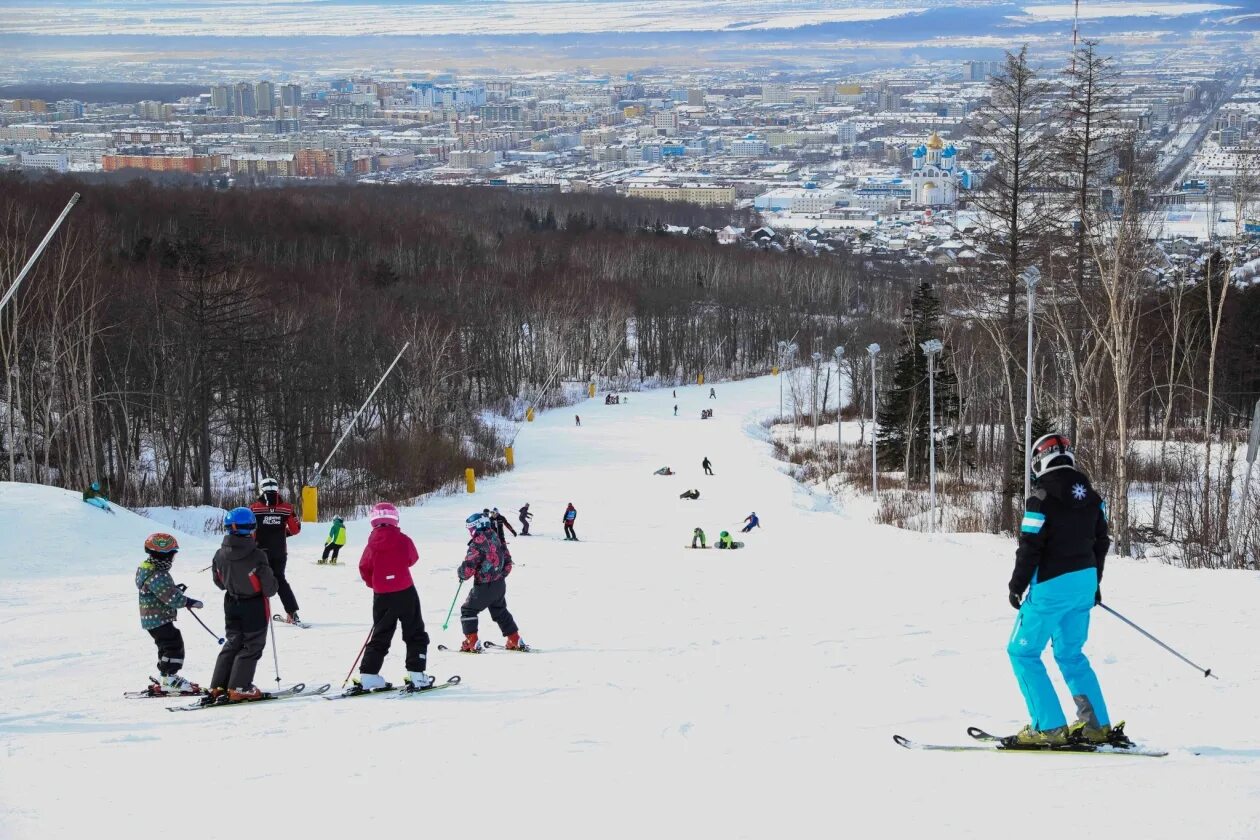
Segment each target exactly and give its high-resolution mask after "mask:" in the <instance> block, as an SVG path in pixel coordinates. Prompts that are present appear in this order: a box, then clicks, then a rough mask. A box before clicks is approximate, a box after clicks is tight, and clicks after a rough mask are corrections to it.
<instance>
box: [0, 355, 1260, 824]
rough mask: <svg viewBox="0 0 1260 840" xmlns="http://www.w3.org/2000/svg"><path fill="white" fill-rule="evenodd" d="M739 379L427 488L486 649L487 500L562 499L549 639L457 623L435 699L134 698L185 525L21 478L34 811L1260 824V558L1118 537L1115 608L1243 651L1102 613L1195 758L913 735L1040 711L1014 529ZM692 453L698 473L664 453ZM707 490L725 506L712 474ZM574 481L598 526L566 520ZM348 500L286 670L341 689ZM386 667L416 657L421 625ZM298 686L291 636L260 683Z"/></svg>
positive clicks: (0, 608) (196, 554)
mask: <svg viewBox="0 0 1260 840" xmlns="http://www.w3.org/2000/svg"><path fill="white" fill-rule="evenodd" d="M717 391H718V399H717V400H709V399H707V396H706V395H707V393H708V388H707V387H705V388H703V389H701V388H694V387H693V388H681V389H679V390H678V398H677V400H675V399H674V398H672V397H671V396H670V392H669V391H661V392H654V393H649V392H645V393H641V394H635V395H634V397H633V399H632V400H631V401H630V402H629V403H628V404H625V405H619V406H605V405H603V404H602V396H603V395H602V394H601V395H600V397H598V398H597V399H596V400H594V401H590V402H588V403H582V404H579V405H578V406H575V407H574V408H572V409H570V410H558V411H553V412H549V413H547V414H544V415H543V416H541V417H540V418H539V420H538V421H537V422H535V423H532V424H528V425H526V426H525V427H524V429H523V430H522V432H521V434H520V436H519V437H518V438H517V440H516V459H517V469H516V470H515V471H514V472H512V473H509V474H506V475H504V476H501V477H499V478H497V479H495V480H492V481H484V482H481V483H480V484H479V486H478V493H477V495H476V497H475V498H471V499H470V498H466V497H441V498H435V499H433V500H431V501H430V502H429V503H428V504H426V505H425V506H424V507H422V508H415V509H408V510H405V511H404V512H403V526H404V528H405V530H406V531H407V532H408V533H410V534H411V535H412V536H413V537H414V538H415V540H416V542H417V545H418V546H419V548H420V551H421V561H420V565H419V566H418V567H417V568H418V574H417V576H416V578H417V584H418V586H419V588H420V593H421V599H422V601H423V603H424V605H425V615H426V619H427V621H428V624H429V629H430V632H431V634H432V636H433V639H434V642H435V643H436V642H438V641H441V642H445V643H446V644H454V643H455V642H457V641H458V638H459V634H458V631H457V624H456V623H455V622H453V623H452V627H451V629H450V630H449V631H446V632H443V631H442V630H441V629H440V628H441V624H442V620H443V618H444V616H445V612H446V608H447V606H448V605H449V604H450V600H451V596H452V594H453V593H454V590H455V585H456V580H455V567H456V565H457V563H458V562H459V560H460V558H461V557H462V553H463V551H462V549H463V541H464V532H463V529H462V523H463V519H464V517H465V516H466V515H467V514H468V513H469V512H470V511H471V510H473V509H480V508H481V507H482V506H487V505H497V506H499V507H500V508H503V509H504V510H512V511H514V510H515V509H516V508H517V507H519V506H520V505H521V504H522V503H524V502H526V501H528V502H530V503H531V504H532V508H533V510H534V511H535V512H536V514H537V519H536V524H535V529H536V530H537V532H539V536H536V537H531V538H525V539H517V540H515V541H513V542H512V548H513V551H514V554H515V557H516V560H517V568H516V571H515V572H514V573H513V574H512V576H511V578H510V579H509V604H510V606H511V607H512V610H513V612H514V614H515V615H516V617H517V619H518V621H519V622H520V624H521V627H522V632H523V635H524V637H525V638H526V639H527V640H528V641H530V642H531V643H532V644H534V645H536V646H537V647H538V648H539V649H540V650H541V651H542V652H540V653H538V654H536V655H526V656H522V655H514V654H505V653H489V654H486V655H483V656H480V657H472V656H460V655H458V654H441V653H438V652H436V650H434V651H433V652H432V654H431V660H430V661H431V666H430V671H431V672H432V673H435V674H436V675H437V676H438V677H439V678H445V677H446V676H448V675H450V674H453V673H459V674H461V675H462V676H463V678H464V684H463V685H462V686H460V687H459V688H456V689H453V690H450V691H444V692H441V693H438V694H434V695H428V696H421V697H415V698H408V699H402V700H397V699H392V698H386V697H371V698H362V699H356V700H349V701H346V702H338V703H331V704H330V703H327V702H325V701H323V700H320V699H302V700H294V701H289V702H283V703H275V704H262V705H259V706H255V707H252V708H239V707H238V708H225V709H214V710H209V711H204V712H195V713H190V714H180V715H174V714H169V713H167V712H166V711H165V710H164V708H163V707H164V706H165V705H168V702H167V701H161V700H124V699H122V698H121V697H120V696H119V695H120V694H121V692H122V691H124V690H127V689H135V688H140V687H141V686H142V685H143V684H144V682H145V677H146V676H147V675H148V674H149V673H151V672H152V671H153V662H154V648H153V645H152V642H151V641H150V640H149V637H148V636H147V634H145V633H144V632H143V631H141V629H140V626H139V620H138V617H137V612H136V597H135V592H134V588H133V585H132V572H133V570H134V566H135V564H136V563H137V562H138V561H139V560H140V559H141V557H142V553H141V547H140V546H141V541H142V539H143V538H144V536H145V535H146V534H147V533H148V532H149V531H150V530H155V528H154V525H155V523H154V522H153V521H151V520H147V519H144V518H141V517H137V516H134V515H131V514H129V513H127V512H125V511H120V512H119V513H118V514H117V515H116V516H112V517H111V516H108V515H107V514H103V513H99V512H97V511H94V510H93V509H91V508H88V507H87V506H85V505H83V504H82V503H81V502H80V501H79V500H78V496H77V494H66V493H62V492H60V491H55V490H51V489H48V488H33V487H29V486H25V485H14V484H3V485H0V634H2V635H0V638H2V639H3V645H2V646H0V697H2V698H4V699H3V706H2V708H0V837H3V838H6V839H7V838H20V839H21V840H26V838H41V840H42V838H63V837H76V836H80V837H93V838H95V837H102V838H114V837H125V836H138V835H144V836H148V835H152V834H161V835H171V836H178V837H181V838H222V837H237V836H251V837H276V836H286V837H301V838H324V837H337V836H350V835H352V834H353V835H354V836H366V833H367V832H368V831H374V832H380V833H382V834H385V835H388V836H432V835H437V834H441V835H442V836H509V837H513V838H535V837H537V838H544V837H545V838H570V837H572V838H577V837H581V838H587V837H598V838H606V837H616V838H620V837H640V836H653V837H696V838H709V837H713V838H727V837H750V838H751V837H756V838H763V837H793V836H804V837H831V836H854V837H877V838H883V837H917V838H989V837H993V838H996V837H1009V836H1020V837H1042V836H1045V837H1051V836H1054V837H1060V836H1081V837H1137V838H1188V837H1202V838H1245V837H1255V836H1258V835H1260V761H1258V759H1260V730H1258V729H1257V727H1256V726H1255V721H1256V710H1257V709H1260V688H1258V686H1260V679H1258V678H1260V663H1258V662H1257V657H1256V655H1255V652H1254V651H1255V639H1256V636H1257V631H1258V630H1260V617H1257V607H1256V604H1257V601H1258V598H1257V596H1258V595H1260V592H1258V591H1257V588H1256V580H1255V575H1254V574H1251V573H1242V572H1210V573H1209V572H1190V571H1184V570H1178V569H1173V568H1169V567H1166V566H1161V565H1156V564H1140V563H1133V562H1122V561H1119V560H1114V559H1113V560H1112V561H1111V563H1110V566H1109V568H1108V573H1107V576H1106V579H1105V580H1104V583H1103V592H1104V595H1105V596H1106V599H1107V601H1108V603H1109V604H1111V605H1112V606H1113V607H1115V608H1116V609H1119V610H1120V611H1122V612H1124V613H1126V614H1128V615H1129V617H1131V618H1132V619H1134V620H1136V621H1138V622H1139V623H1142V624H1144V625H1147V626H1148V627H1149V629H1151V630H1153V631H1154V632H1156V633H1157V634H1159V635H1161V636H1163V637H1165V638H1166V640H1167V641H1169V642H1170V643H1172V644H1174V645H1176V646H1179V647H1181V648H1183V649H1184V650H1185V652H1186V653H1187V654H1188V655H1190V656H1191V658H1195V659H1198V660H1201V661H1202V662H1203V664H1204V665H1205V666H1211V667H1212V668H1214V669H1215V670H1217V671H1218V672H1219V673H1220V675H1221V680H1220V681H1219V682H1218V681H1213V680H1205V679H1203V678H1202V677H1201V676H1199V675H1197V674H1196V673H1195V672H1194V671H1192V670H1191V669H1190V668H1188V667H1186V666H1185V665H1182V664H1181V663H1179V662H1177V661H1176V660H1174V659H1172V658H1171V657H1169V656H1168V655H1167V654H1165V653H1164V652H1162V651H1160V650H1159V649H1158V648H1156V647H1155V646H1154V645H1152V644H1151V643H1150V642H1148V641H1146V640H1144V639H1143V638H1141V637H1140V636H1138V635H1137V634H1135V633H1134V632H1133V631H1132V630H1130V629H1128V628H1127V627H1125V626H1123V625H1122V624H1120V623H1119V622H1117V621H1115V620H1114V619H1112V618H1110V617H1109V616H1105V615H1102V614H1097V615H1096V616H1095V626H1094V632H1093V634H1092V638H1091V640H1090V644H1089V645H1088V647H1087V652H1089V653H1090V654H1091V655H1092V657H1093V661H1094V663H1095V665H1096V666H1097V667H1098V669H1099V672H1100V676H1101V678H1102V682H1103V687H1104V690H1105V691H1106V693H1107V699H1108V701H1109V704H1110V706H1111V708H1112V710H1113V714H1114V716H1115V717H1117V718H1125V719H1127V720H1128V721H1129V728H1130V729H1131V731H1132V733H1133V734H1134V735H1136V736H1137V737H1139V738H1140V739H1141V740H1143V741H1145V742H1147V743H1150V744H1153V745H1158V746H1161V747H1164V748H1167V749H1168V750H1169V751H1170V753H1171V754H1170V755H1169V756H1168V757H1167V758H1162V759H1150V758H1130V757H1114V756H1107V757H1099V756H1078V755H1020V754H1013V755H1000V754H989V753H977V754H931V753H913V752H908V751H905V750H902V749H900V748H899V747H897V746H895V745H894V744H893V743H892V740H891V736H892V734H894V733H901V734H904V735H907V736H909V737H912V738H915V739H919V740H924V741H951V742H962V741H964V740H966V737H965V735H964V732H963V730H964V728H965V727H966V726H967V725H968V724H975V725H979V726H982V727H984V728H986V729H989V730H991V731H1002V732H1006V731H1010V730H1013V729H1015V728H1016V727H1017V726H1019V725H1021V724H1022V723H1023V719H1022V715H1023V704H1022V701H1021V700H1020V697H1019V693H1018V690H1017V688H1016V685H1015V681H1014V679H1013V677H1012V676H1011V674H1010V669H1009V666H1008V664H1007V660H1006V656H1005V653H1004V647H1005V644H1006V639H1007V636H1008V634H1009V632H1010V627H1011V623H1012V620H1013V618H1014V613H1013V612H1012V610H1011V609H1010V607H1009V605H1008V604H1007V602H1006V581H1007V578H1008V577H1009V574H1010V568H1011V556H1012V550H1013V543H1012V542H1010V541H1009V540H1004V539H999V538H995V537H989V536H974V535H945V536H936V537H931V536H928V535H924V534H918V533H910V532H904V531H898V530H895V529H892V528H887V527H882V526H876V525H872V524H869V522H868V521H867V520H866V516H865V515H864V514H866V513H869V511H868V510H862V511H858V510H851V511H845V510H835V509H833V508H832V505H831V502H830V501H829V500H828V499H825V498H822V497H817V496H813V495H810V494H809V493H808V492H807V491H806V490H804V489H802V488H800V487H798V486H797V485H796V484H795V483H794V482H793V481H792V480H791V479H790V478H789V477H788V476H786V475H785V474H784V473H783V471H782V470H783V469H784V467H783V465H779V464H776V463H775V462H774V461H773V460H772V458H771V457H770V452H769V447H768V446H767V445H766V443H765V442H764V440H763V436H764V434H765V432H764V430H763V429H762V428H761V426H760V421H761V420H762V419H763V418H765V417H768V416H771V415H772V414H773V413H775V412H777V409H778V396H779V394H778V384H777V382H776V381H775V380H773V379H770V378H762V379H754V380H749V381H746V382H741V383H737V384H721V385H718V386H717ZM675 402H677V403H678V404H679V406H680V409H679V413H680V416H679V417H674V416H673V412H672V409H673V405H674V403H675ZM710 407H712V408H714V409H715V413H716V416H715V417H714V419H712V420H705V421H701V420H700V419H699V414H700V411H701V409H702V408H710ZM574 413H577V414H580V415H581V416H582V427H581V428H580V429H577V428H574V427H573V417H572V415H573V414H574ZM846 431H847V430H846ZM706 455H707V456H708V457H710V458H711V459H712V461H713V464H714V468H715V470H716V472H717V475H716V476H714V477H711V478H710V477H705V476H704V475H703V474H702V473H701V470H700V461H701V459H702V458H703V457H705V456H706ZM664 464H668V465H670V466H672V467H673V468H674V469H675V470H676V471H678V472H679V475H677V476H674V477H669V478H665V477H657V476H653V475H652V471H653V470H654V469H655V468H657V467H658V466H661V465H664ZM688 487H697V488H699V489H700V490H701V493H702V496H701V498H700V500H699V501H697V502H688V501H682V500H680V499H679V498H678V494H679V493H681V492H682V491H683V490H684V489H686V488H688ZM569 501H572V502H573V503H574V504H575V505H576V506H577V507H578V510H579V517H578V522H577V530H578V534H579V536H581V537H582V538H583V542H581V543H576V544H573V543H566V542H563V541H562V540H561V539H560V537H561V528H560V523H559V520H560V514H561V511H562V510H563V508H564V504H565V503H566V502H569ZM753 510H755V511H756V512H757V513H758V514H759V515H760V516H761V519H762V521H763V524H764V527H763V529H762V530H760V531H756V532H754V533H753V534H751V535H749V536H748V537H747V538H746V539H747V543H748V547H747V548H746V549H745V550H743V551H740V552H729V553H728V552H721V553H719V552H717V551H705V552H699V551H695V552H693V551H689V550H685V549H684V548H683V545H684V544H685V543H689V536H690V532H691V529H692V527H693V526H695V525H701V526H703V527H704V528H705V530H706V531H707V532H708V534H709V536H710V539H712V538H714V537H716V535H717V532H718V531H720V530H721V529H723V528H728V529H732V530H733V529H734V527H735V526H737V525H738V523H739V522H740V520H741V519H742V518H743V517H744V516H745V515H747V514H748V513H749V512H750V511H753ZM349 529H350V545H348V546H347V548H346V550H345V551H343V553H342V558H343V560H349V561H351V567H350V568H347V567H345V566H343V567H331V568H330V567H321V566H317V565H315V559H316V557H317V556H318V553H319V550H320V546H321V545H322V542H323V537H324V533H325V531H326V527H325V526H314V525H309V526H307V528H306V530H305V531H304V532H303V533H302V534H301V535H300V536H299V537H298V538H296V540H294V541H293V543H294V544H293V547H292V549H291V554H290V561H289V577H290V580H291V581H292V582H293V585H294V588H295V589H296V591H297V594H298V597H299V599H300V600H301V603H302V615H303V617H304V618H306V619H307V620H308V621H311V622H313V623H314V624H315V626H314V627H313V628H312V629H310V630H300V629H296V628H290V627H279V628H277V631H276V641H277V642H278V643H279V660H280V673H281V676H282V678H283V680H284V682H286V683H289V682H294V681H298V680H303V681H306V682H308V683H313V682H316V681H331V682H333V683H334V685H339V684H340V682H341V680H342V678H343V677H344V676H345V673H346V670H347V669H348V668H349V667H350V663H351V661H352V660H353V659H354V656H355V653H356V652H357V651H358V649H359V646H360V645H361V644H362V642H363V638H364V636H365V635H366V634H367V632H368V630H369V625H370V603H371V595H370V593H369V592H368V590H367V589H366V588H365V587H364V586H363V585H362V584H361V582H360V581H359V579H358V576H357V574H356V572H355V569H354V568H353V567H352V565H353V563H354V562H355V561H356V560H357V557H358V553H359V549H360V547H361V546H362V544H363V542H364V539H365V537H366V532H367V526H366V524H365V523H363V522H351V523H349ZM180 539H181V541H182V542H183V543H184V546H185V548H184V550H183V551H182V553H181V554H180V555H179V557H178V559H177V561H176V564H175V576H176V580H182V581H183V582H185V583H187V584H188V585H189V593H190V594H192V595H194V596H197V597H201V598H203V599H204V600H206V601H207V602H208V606H207V609H205V610H204V611H203V613H202V616H203V618H205V620H207V622H208V623H209V624H210V625H211V627H213V628H215V629H220V628H221V626H222V615H221V612H220V609H219V606H218V605H219V603H220V599H219V598H218V597H216V595H217V592H216V591H215V590H214V589H213V588H212V586H211V584H210V581H209V577H208V574H206V573H200V572H199V571H198V570H199V569H201V568H202V567H204V566H205V565H207V564H208V563H209V559H210V555H211V551H212V546H213V543H212V541H211V540H209V539H207V538H205V537H201V536H187V537H185V536H182V535H181V537H180ZM180 626H181V628H182V629H183V632H184V637H185V640H186V642H187V645H188V661H189V666H188V667H187V669H186V671H185V674H186V675H187V676H189V677H190V678H193V679H198V680H205V679H206V678H207V677H208V675H209V672H210V668H211V664H212V660H213V657H214V655H215V653H216V649H217V647H216V645H215V642H214V640H213V639H212V638H210V637H209V636H208V635H207V634H206V633H205V632H204V631H203V630H202V629H201V628H200V627H198V626H197V625H196V623H194V622H192V621H190V620H188V619H187V618H186V617H185V618H183V619H181V621H180ZM482 630H483V636H485V637H486V638H491V639H494V638H497V635H498V634H497V632H495V631H494V629H493V625H492V624H490V623H489V622H488V621H486V620H485V619H484V618H483V623H482ZM399 647H400V646H399ZM385 674H386V676H388V677H391V678H393V679H394V680H398V679H399V678H400V677H401V674H402V654H401V650H400V649H396V650H395V651H394V652H393V653H391V655H390V658H389V659H387V660H386V670H385ZM273 681H274V674H273V665H272V659H271V651H270V649H269V650H268V651H267V653H266V654H265V655H264V658H263V661H262V663H261V664H260V668H259V684H260V685H261V686H264V687H266V686H267V685H269V684H274V682H273Z"/></svg>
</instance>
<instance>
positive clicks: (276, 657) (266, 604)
mask: <svg viewBox="0 0 1260 840" xmlns="http://www.w3.org/2000/svg"><path fill="white" fill-rule="evenodd" d="M263 609H264V610H265V611H266V614H267V623H268V624H270V625H271V661H272V662H274V663H275V666H276V688H279V687H280V652H279V650H278V649H277V648H276V622H275V621H273V620H272V618H271V599H269V598H266V597H264V598H263Z"/></svg>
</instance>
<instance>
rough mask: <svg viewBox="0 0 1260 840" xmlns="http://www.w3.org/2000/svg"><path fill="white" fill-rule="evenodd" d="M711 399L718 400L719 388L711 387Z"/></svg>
mask: <svg viewBox="0 0 1260 840" xmlns="http://www.w3.org/2000/svg"><path fill="white" fill-rule="evenodd" d="M709 399H711V400H716V399H717V389H716V388H710V389H709Z"/></svg>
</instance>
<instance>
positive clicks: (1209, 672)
mask: <svg viewBox="0 0 1260 840" xmlns="http://www.w3.org/2000/svg"><path fill="white" fill-rule="evenodd" d="M1098 606H1100V607H1102V608H1103V609H1104V610H1106V611H1107V612H1109V613H1111V614H1112V615H1114V616H1115V617H1116V618H1118V619H1120V620H1121V621H1123V622H1124V623H1125V624H1127V625H1129V626H1130V627H1132V628H1133V629H1134V630H1136V631H1138V632H1139V633H1141V634H1142V635H1143V636H1145V637H1146V638H1148V639H1150V640H1151V641H1152V642H1154V643H1155V644H1157V645H1159V646H1160V647H1162V648H1163V649H1164V650H1166V651H1168V652H1169V653H1171V654H1172V655H1173V656H1175V657H1177V658H1178V659H1180V660H1181V661H1182V662H1184V663H1186V664H1187V665H1189V666H1190V667H1191V668H1194V670H1196V671H1201V672H1202V673H1203V676H1205V677H1211V678H1212V679H1214V680H1219V679H1220V677H1218V676H1216V674H1213V673H1212V669H1211V668H1203V667H1200V666H1199V665H1196V664H1194V663H1193V662H1191V661H1190V660H1189V659H1186V658H1185V657H1184V656H1182V655H1181V654H1180V653H1177V651H1175V650H1173V649H1172V648H1170V647H1169V646H1168V645H1166V644H1164V643H1163V642H1161V641H1160V640H1159V639H1157V638H1155V637H1154V636H1152V635H1151V634H1150V633H1147V632H1146V631H1145V630H1143V629H1142V628H1141V627H1138V626H1137V625H1136V624H1134V623H1133V622H1132V621H1129V619H1127V618H1125V617H1124V616H1122V615H1120V613H1118V612H1116V611H1115V610H1113V609H1112V608H1111V607H1109V606H1107V605H1106V604H1101V603H1100V604H1099V605H1098Z"/></svg>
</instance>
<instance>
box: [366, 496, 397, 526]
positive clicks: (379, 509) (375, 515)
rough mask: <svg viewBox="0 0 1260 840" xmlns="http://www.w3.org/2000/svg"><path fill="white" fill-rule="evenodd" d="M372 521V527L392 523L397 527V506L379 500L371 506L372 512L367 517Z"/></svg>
mask: <svg viewBox="0 0 1260 840" xmlns="http://www.w3.org/2000/svg"><path fill="white" fill-rule="evenodd" d="M368 519H369V521H371V523H372V527H373V528H375V527H376V526H377V525H393V526H394V527H395V528H397V527H398V508H396V507H394V506H393V505H391V504H390V503H389V502H380V503H378V504H377V505H376V507H374V508H372V513H371V514H370V515H369V517H368Z"/></svg>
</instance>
